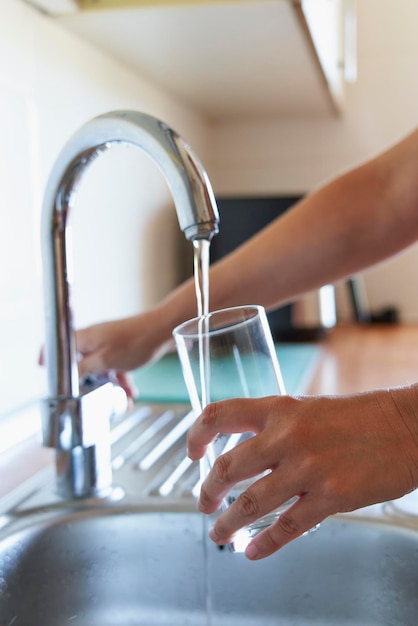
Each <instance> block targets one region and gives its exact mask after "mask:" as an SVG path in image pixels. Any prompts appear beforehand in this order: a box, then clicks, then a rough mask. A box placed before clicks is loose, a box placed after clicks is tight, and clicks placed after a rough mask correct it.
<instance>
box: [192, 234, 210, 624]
mask: <svg viewBox="0 0 418 626" xmlns="http://www.w3.org/2000/svg"><path fill="white" fill-rule="evenodd" d="M193 247H194V282H195V290H196V300H197V315H198V317H199V370H200V372H199V374H200V387H201V397H200V405H201V409H203V408H204V407H205V406H206V405H207V403H208V402H209V401H210V400H209V397H210V396H209V377H210V369H209V368H210V354H209V336H208V333H207V331H208V330H209V328H208V326H209V317H208V316H209V248H210V241H209V240H206V239H198V240H195V241H193ZM208 469H209V467H208V465H207V460H206V459H205V458H203V459H201V460H200V480H202V479H203V478H204V477H205V476H206V474H207V472H208ZM202 524H203V525H202V530H203V537H202V544H203V551H204V563H205V568H204V586H205V592H206V614H207V626H210V625H211V624H212V601H211V598H212V593H211V586H210V572H209V569H210V568H209V555H208V532H209V521H208V520H207V519H206V517H205V516H204V518H203V520H202Z"/></svg>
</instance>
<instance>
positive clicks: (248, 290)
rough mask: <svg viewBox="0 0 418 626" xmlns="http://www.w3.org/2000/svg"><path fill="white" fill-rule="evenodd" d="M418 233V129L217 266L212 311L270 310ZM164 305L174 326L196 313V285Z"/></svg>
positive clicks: (375, 259) (367, 263)
mask: <svg viewBox="0 0 418 626" xmlns="http://www.w3.org/2000/svg"><path fill="white" fill-rule="evenodd" d="M221 228H222V216H221ZM417 236H418V132H416V133H414V134H413V135H411V136H410V137H408V138H407V139H406V140H404V141H403V142H400V143H399V144H398V145H396V146H395V147H394V148H392V149H390V150H388V151H387V152H386V153H384V154H383V155H381V156H380V157H378V158H377V159H375V160H373V161H371V162H369V163H366V164H365V165H362V166H361V167H358V168H356V169H355V170H352V171H351V172H349V173H347V174H345V175H343V176H341V177H340V178H338V179H336V180H335V181H333V182H331V183H330V184H328V185H326V186H324V187H323V188H321V189H319V190H318V191H316V192H314V193H312V194H311V195H310V196H308V197H307V198H305V199H304V200H303V201H302V202H300V203H299V204H297V205H295V206H294V207H293V208H292V209H291V210H289V211H288V212H287V213H286V214H284V215H283V216H282V217H280V218H279V219H277V220H276V221H275V222H273V223H272V224H271V225H270V226H268V227H267V228H266V229H264V230H263V231H262V232H261V233H259V234H258V235H256V236H255V237H253V238H252V239H251V240H249V241H248V242H247V243H246V244H244V245H243V246H241V247H240V248H238V249H237V250H236V251H234V252H233V253H232V254H230V255H229V256H227V257H225V258H224V259H223V260H221V261H220V262H218V263H217V264H215V265H213V266H212V267H211V271H210V308H211V309H212V310H213V309H219V308H222V307H226V306H232V305H238V304H243V303H249V302H253V303H258V304H263V305H264V306H266V307H267V308H272V307H274V306H277V305H279V304H282V303H284V302H287V301H291V300H293V299H295V298H297V297H298V296H300V295H301V294H303V293H305V292H307V291H310V290H312V289H315V288H318V287H320V286H322V285H324V284H326V283H332V282H335V281H337V280H339V279H342V278H344V277H346V276H350V275H352V274H355V273H356V272H358V271H360V270H363V269H365V268H367V267H369V266H371V265H373V264H376V263H378V262H379V261H382V260H383V259H386V258H388V257H389V256H391V255H393V254H395V253H397V252H399V251H400V250H402V249H404V248H405V247H406V246H408V245H409V244H411V243H413V242H414V241H415V240H416V238H417ZM166 304H167V305H168V306H167V307H166V306H165V305H166ZM164 307H165V308H166V309H168V308H170V309H171V314H172V321H174V322H176V323H178V322H180V321H182V320H183V319H186V318H187V317H190V316H191V315H194V314H195V312H196V302H195V295H194V286H193V282H192V281H190V282H189V283H188V284H186V285H183V286H182V287H180V288H179V289H178V290H177V291H176V292H174V293H173V294H171V295H170V296H169V297H168V299H167V300H166V302H165V303H164Z"/></svg>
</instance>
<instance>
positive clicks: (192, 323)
mask: <svg viewBox="0 0 418 626" xmlns="http://www.w3.org/2000/svg"><path fill="white" fill-rule="evenodd" d="M173 336H174V339H175V342H176V347H177V352H178V355H179V358H180V362H181V366H182V369H183V375H184V379H185V383H186V387H187V390H188V393H189V396H190V401H191V404H192V408H193V410H194V412H195V413H196V416H198V415H199V414H200V413H201V412H202V410H203V409H204V408H205V406H206V405H207V404H208V403H210V402H214V401H217V400H225V399H228V398H238V397H241V398H242V397H243V398H260V397H264V396H271V395H282V394H284V393H285V390H284V384H283V379H282V375H281V372H280V367H279V363H278V360H277V355H276V350H275V346H274V343H273V339H272V336H271V332H270V328H269V324H268V321H267V316H266V313H265V311H264V309H263V307H261V306H257V305H249V306H240V307H233V308H229V309H223V310H220V311H214V312H213V313H210V314H209V315H207V316H202V317H196V318H194V319H192V320H189V321H187V322H185V323H184V324H181V325H180V326H178V327H177V328H175V329H174V331H173ZM252 436H253V434H252V433H237V434H233V435H224V434H222V433H219V434H218V436H217V437H216V439H215V440H214V441H213V442H212V443H211V444H210V445H209V446H208V449H207V453H206V455H205V457H204V458H203V459H202V462H201V479H202V480H203V479H204V478H205V477H206V476H207V474H208V472H209V470H210V469H211V468H212V466H213V464H214V462H215V460H216V458H217V457H219V456H220V455H221V454H224V453H225V452H227V451H228V450H230V449H231V448H233V447H234V446H236V445H238V444H239V443H240V442H242V441H244V440H245V439H248V438H249V437H252ZM259 478H261V475H258V476H255V477H253V478H252V479H250V480H246V481H242V482H240V483H239V484H237V485H235V487H234V488H233V489H232V490H231V491H230V492H229V493H228V495H227V496H226V497H225V498H224V502H223V506H222V508H223V509H225V508H227V507H228V506H230V505H231V504H232V502H234V500H235V499H236V498H237V497H238V496H239V495H240V494H241V493H242V492H243V491H245V490H246V489H247V488H248V487H249V485H250V484H252V483H253V482H255V481H256V480H258V479H259ZM293 501H294V500H292V501H290V502H286V503H285V504H284V505H282V506H281V507H279V508H278V509H276V510H274V511H272V513H271V514H269V515H267V516H265V517H263V518H262V519H259V520H257V521H255V522H253V523H252V524H250V525H249V526H248V527H246V528H245V529H243V530H242V532H239V533H237V534H236V535H235V537H234V541H233V544H232V548H233V549H234V550H235V551H239V552H241V551H243V550H245V548H246V546H247V545H248V543H249V541H250V540H251V539H252V537H254V536H255V535H256V534H257V533H258V532H260V531H261V530H263V529H264V528H266V527H267V526H269V525H270V524H272V523H273V522H274V521H275V520H276V519H277V517H278V516H279V515H280V513H281V512H282V511H283V510H285V509H286V508H288V507H289V506H290V504H291V503H292V502H293Z"/></svg>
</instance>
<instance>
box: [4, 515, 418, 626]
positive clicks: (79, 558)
mask: <svg viewBox="0 0 418 626" xmlns="http://www.w3.org/2000/svg"><path fill="white" fill-rule="evenodd" d="M207 524H208V522H207V520H206V519H205V518H204V517H203V516H201V515H200V514H198V513H193V512H184V511H178V512H175V511H173V512H166V511H161V512H159V511H157V510H147V509H146V507H145V508H144V507H142V508H141V507H139V506H137V507H135V506H126V507H123V506H115V507H113V508H112V507H103V508H97V509H90V510H85V511H83V510H79V511H77V510H71V509H68V510H67V511H66V512H65V511H63V510H61V511H59V512H57V511H54V510H50V511H44V512H43V511H42V510H40V511H38V513H36V514H34V513H32V514H31V515H28V516H25V515H23V516H22V517H21V518H20V519H17V520H15V521H12V522H11V523H10V524H9V525H8V526H7V527H4V528H3V530H2V531H0V624H1V626H6V625H7V626H12V625H13V626H37V625H42V626H63V625H64V624H65V625H66V626H68V625H69V624H77V625H78V626H118V625H123V626H127V625H138V626H139V625H141V626H157V625H158V626H163V625H165V626H177V625H178V626H187V625H189V626H203V625H204V626H232V625H234V626H235V625H236V626H246V625H248V626H258V625H260V626H261V625H262V626H270V625H280V626H290V625H292V626H301V625H303V626H307V625H316V626H327V625H328V626H337V625H344V626H347V625H351V624H352V625H356V626H359V625H361V626H372V625H376V626H377V625H379V626H384V625H386V624H387V625H388V626H389V625H390V626H396V625H398V624H399V625H402V626H405V625H412V624H416V620H417V615H418V532H416V531H414V530H409V529H406V528H398V527H396V526H392V525H387V524H382V523H378V522H372V521H370V522H369V521H362V522H359V521H352V520H350V519H344V518H331V519H329V520H327V521H325V522H324V523H323V524H322V525H321V528H320V530H319V531H318V532H316V533H314V534H312V535H310V536H307V537H303V538H301V539H299V540H297V541H294V542H293V543H291V544H290V545H288V546H286V547H285V548H283V549H282V550H281V551H280V552H278V553H276V554H275V555H273V556H271V557H270V558H268V559H265V560H263V561H259V562H249V561H247V560H246V559H245V557H244V556H243V555H241V554H234V553H232V552H231V551H229V550H228V548H224V549H222V550H221V549H220V548H218V547H217V546H215V545H214V544H212V542H210V541H209V540H208V539H207Z"/></svg>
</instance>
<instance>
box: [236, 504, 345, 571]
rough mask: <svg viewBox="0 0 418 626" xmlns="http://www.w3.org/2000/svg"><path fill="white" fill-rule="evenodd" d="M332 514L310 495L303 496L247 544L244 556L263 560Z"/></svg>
mask: <svg viewBox="0 0 418 626" xmlns="http://www.w3.org/2000/svg"><path fill="white" fill-rule="evenodd" d="M333 512H334V511H330V510H327V508H326V507H324V506H322V505H321V502H318V501H317V500H316V499H315V498H314V497H313V496H312V495H310V494H305V495H303V496H301V497H300V498H299V500H298V501H297V502H296V503H295V504H293V505H292V506H291V507H290V508H289V509H287V510H286V511H285V512H284V513H281V514H280V516H279V518H278V520H277V521H276V522H274V524H272V525H271V526H269V527H268V528H266V529H265V530H263V531H262V532H261V533H260V534H258V535H257V536H256V537H255V538H254V539H253V540H252V541H251V543H249V544H248V546H247V548H246V550H245V556H246V557H247V558H248V559H251V560H259V559H264V558H265V557H267V556H270V555H271V554H273V553H274V552H276V551H277V550H280V548H282V547H283V546H285V545H286V544H287V543H289V542H290V541H293V540H294V539H297V537H300V536H301V535H303V534H304V533H307V532H308V531H309V530H312V529H314V528H315V527H316V526H317V525H318V524H319V523H320V522H322V521H323V520H324V519H325V518H326V517H328V516H329V515H331V514H332V513H333Z"/></svg>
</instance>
